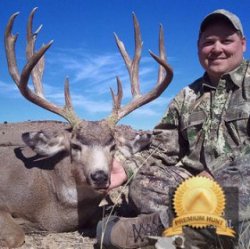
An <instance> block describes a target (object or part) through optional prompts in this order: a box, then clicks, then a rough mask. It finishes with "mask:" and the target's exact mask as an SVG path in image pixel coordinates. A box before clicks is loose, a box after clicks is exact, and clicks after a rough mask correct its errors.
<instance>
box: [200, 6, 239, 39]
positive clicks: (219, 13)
mask: <svg viewBox="0 0 250 249" xmlns="http://www.w3.org/2000/svg"><path fill="white" fill-rule="evenodd" d="M216 17H223V18H225V19H226V20H228V21H229V22H230V23H231V24H232V25H233V27H234V28H235V29H236V30H238V31H240V32H241V34H242V36H244V32H243V27H242V24H241V21H240V19H239V17H238V16H236V15H235V14H233V13H232V12H230V11H228V10H225V9H218V10H215V11H213V12H211V13H210V14H208V15H207V16H206V17H205V18H204V19H203V21H202V23H201V25H200V32H199V33H200V34H201V33H202V32H203V31H204V30H205V28H206V27H207V25H208V24H209V22H211V21H212V20H214V18H216Z"/></svg>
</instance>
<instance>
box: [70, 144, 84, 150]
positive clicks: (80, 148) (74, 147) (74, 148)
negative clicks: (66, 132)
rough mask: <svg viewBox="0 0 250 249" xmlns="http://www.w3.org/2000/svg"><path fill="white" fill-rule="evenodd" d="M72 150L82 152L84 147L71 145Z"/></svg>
mask: <svg viewBox="0 0 250 249" xmlns="http://www.w3.org/2000/svg"><path fill="white" fill-rule="evenodd" d="M71 149H73V150H78V151H81V150H82V147H81V146H80V145H79V144H71Z"/></svg>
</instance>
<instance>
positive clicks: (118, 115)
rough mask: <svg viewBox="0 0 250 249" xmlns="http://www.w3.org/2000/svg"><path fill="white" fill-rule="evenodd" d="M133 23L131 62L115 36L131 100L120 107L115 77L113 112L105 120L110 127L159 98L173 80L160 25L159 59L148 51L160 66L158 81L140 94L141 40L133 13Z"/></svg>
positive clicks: (118, 80)
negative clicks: (133, 40) (133, 47)
mask: <svg viewBox="0 0 250 249" xmlns="http://www.w3.org/2000/svg"><path fill="white" fill-rule="evenodd" d="M133 23H134V34H135V55H134V58H133V60H131V58H130V57H129V55H128V53H127V51H126V49H125V46H124V44H123V42H122V41H121V40H119V38H118V36H117V35H116V34H115V40H116V44H117V46H118V48H119V51H120V53H121V55H122V57H123V60H124V62H125V64H126V67H127V70H128V73H129V78H130V84H131V93H132V96H133V99H132V101H131V102H130V103H128V104H127V105H125V106H123V107H121V100H122V95H123V93H122V83H121V80H120V79H119V77H117V94H114V92H113V90H112V89H111V94H112V98H113V110H112V113H111V115H110V116H109V117H108V118H107V120H108V121H109V122H111V125H114V124H116V123H117V122H118V121H119V120H120V119H122V118H123V117H124V116H126V115H127V114H129V113H130V112H132V111H134V110H135V109H137V108H139V107H141V106H142V105H145V104H147V103H149V102H151V101H152V100H154V99H156V98H157V97H159V96H160V95H161V94H162V92H163V91H164V90H165V89H166V88H167V87H168V85H169V83H170V82H171V80H172V78H173V70H172V69H171V67H170V66H169V65H168V64H167V62H166V52H165V46H164V34H163V28H162V25H161V26H160V33H159V57H158V56H157V55H155V54H154V53H152V52H151V51H149V53H150V55H151V56H152V57H153V58H154V59H155V60H156V61H157V62H158V63H159V64H160V66H159V72H158V80H157V83H156V85H155V87H154V88H153V89H152V90H151V91H149V92H148V93H146V94H145V95H142V94H141V92H140V83H139V63H140V59H141V50H142V40H141V32H140V27H139V23H138V21H137V18H136V16H135V14H134V13H133ZM164 74H165V76H164Z"/></svg>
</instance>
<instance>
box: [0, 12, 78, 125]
mask: <svg viewBox="0 0 250 249" xmlns="http://www.w3.org/2000/svg"><path fill="white" fill-rule="evenodd" d="M36 10H37V8H34V9H33V10H32V11H31V13H30V16H29V19H28V23H27V46H26V58H27V63H26V65H25V66H24V68H23V70H22V73H21V76H20V74H19V72H18V67H17V62H16V54H15V44H16V40H17V34H16V35H13V34H12V27H13V24H14V21H15V18H16V17H17V15H18V14H19V13H18V12H17V13H15V14H13V15H12V16H11V17H10V19H9V21H8V24H7V26H6V30H5V36H4V41H5V51H6V57H7V62H8V69H9V73H10V75H11V77H12V79H13V80H14V82H15V83H16V85H17V87H18V89H19V90H20V92H21V94H22V95H23V96H24V97H25V98H26V99H28V100H29V101H31V102H32V103H34V104H36V105H38V106H40V107H42V108H44V109H46V110H49V111H51V112H53V113H56V114H58V115H60V116H62V117H63V118H64V119H66V120H67V121H68V122H69V123H70V124H71V125H72V126H74V125H75V124H76V123H78V122H79V121H80V119H79V118H78V117H77V116H76V114H75V112H74V110H73V107H72V102H71V97H70V92H69V80H68V79H66V80H65V86H64V95H65V106H64V107H63V108H62V107H58V106H56V105H54V104H53V103H51V102H49V101H48V100H46V99H45V97H44V94H43V87H42V76H43V71H44V54H45V52H46V51H47V50H48V49H49V47H50V46H51V44H52V43H53V41H50V42H49V43H48V44H46V45H44V46H42V47H41V48H40V50H39V51H37V52H34V46H35V41H36V38H37V35H38V33H39V31H40V30H41V28H42V25H41V26H40V27H39V28H38V29H37V30H36V31H35V32H34V33H33V32H32V24H33V17H34V14H35V11H36ZM30 75H31V76H32V81H33V85H34V91H32V90H31V89H30V88H29V87H28V81H29V77H30Z"/></svg>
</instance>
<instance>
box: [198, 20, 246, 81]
mask: <svg viewBox="0 0 250 249" xmlns="http://www.w3.org/2000/svg"><path fill="white" fill-rule="evenodd" d="M245 50H246V40H245V38H243V37H241V35H239V34H238V33H237V31H236V30H235V29H234V28H233V27H232V26H231V25H230V24H228V23H226V22H225V21H218V22H217V23H216V24H211V25H209V26H208V27H207V28H206V29H205V31H204V32H203V33H202V34H201V36H200V39H199V41H198V54H199V60H200V63H201V65H202V66H203V68H204V69H205V70H206V72H207V73H208V76H209V78H210V80H211V81H212V82H213V83H216V82H218V80H219V79H220V77H221V76H222V75H223V74H225V73H228V72H230V71H232V70H233V69H235V68H236V67H237V66H239V65H240V63H241V62H242V59H243V53H244V51H245Z"/></svg>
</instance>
